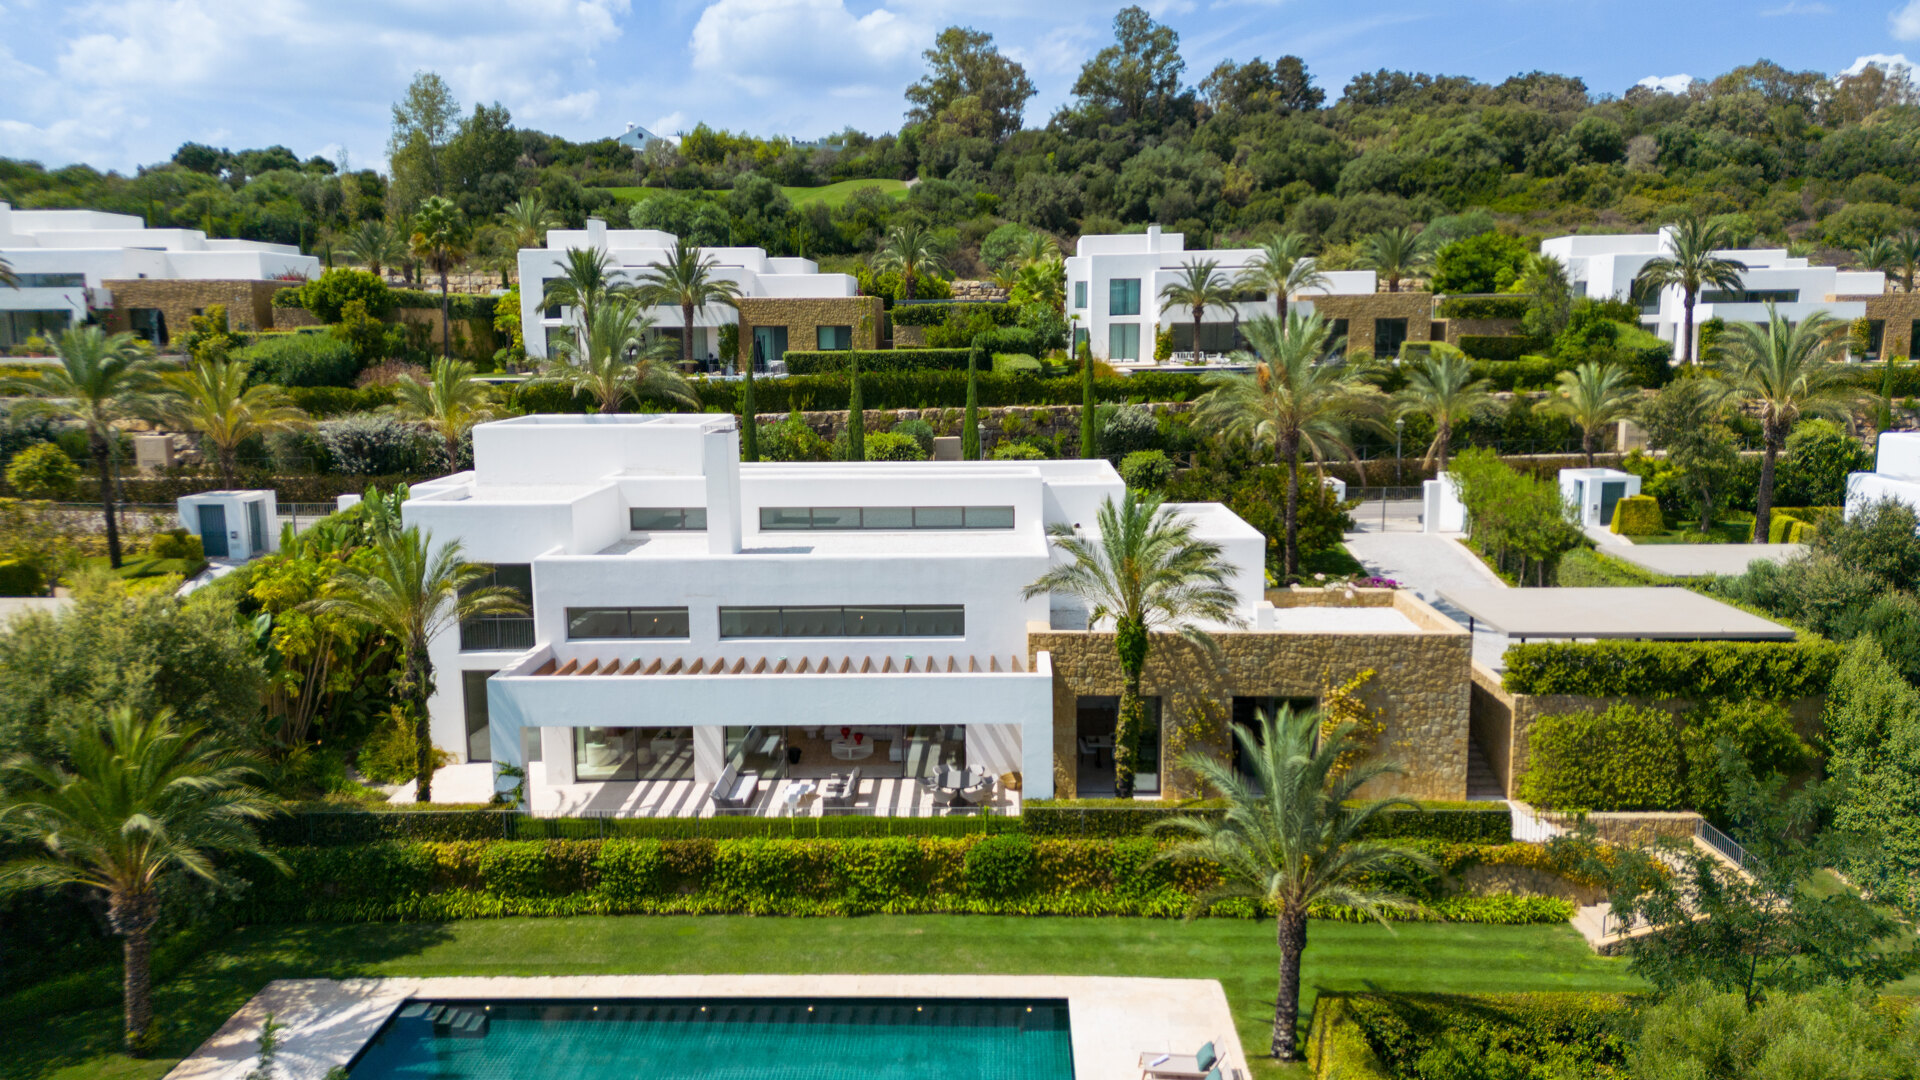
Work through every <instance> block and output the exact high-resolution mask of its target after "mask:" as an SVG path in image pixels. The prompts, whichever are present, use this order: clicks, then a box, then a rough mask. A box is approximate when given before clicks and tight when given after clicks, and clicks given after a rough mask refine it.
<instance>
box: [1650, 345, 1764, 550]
mask: <svg viewBox="0 0 1920 1080" xmlns="http://www.w3.org/2000/svg"><path fill="white" fill-rule="evenodd" d="M1635 418H1636V419H1637V420H1638V421H1639V423H1640V426H1641V427H1642V428H1644V429H1645V430H1646V433H1647V442H1648V443H1649V444H1650V445H1652V446H1653V447H1654V448H1656V449H1659V450H1664V451H1666V454H1667V462H1668V463H1669V464H1671V465H1672V466H1673V467H1674V482H1675V483H1677V484H1678V485H1680V487H1681V490H1682V492H1683V493H1684V495H1683V497H1684V499H1685V501H1686V503H1687V504H1689V505H1691V506H1692V507H1693V510H1694V513H1695V514H1696V515H1697V517H1698V525H1699V529H1700V531H1701V532H1703V533H1704V532H1706V531H1707V530H1709V529H1711V528H1712V527H1713V522H1714V519H1715V518H1716V517H1718V516H1719V514H1720V511H1721V510H1722V509H1723V508H1725V506H1726V504H1727V499H1728V494H1729V492H1728V486H1729V484H1730V482H1731V480H1732V478H1733V474H1734V472H1735V470H1737V469H1738V468H1739V466H1740V450H1739V447H1738V446H1736V445H1735V443H1734V438H1733V432H1732V431H1731V430H1730V429H1728V427H1727V424H1726V406H1725V404H1724V403H1723V401H1722V400H1721V399H1720V398H1719V397H1718V395H1716V394H1715V393H1714V392H1713V387H1712V386H1711V385H1710V384H1708V383H1707V381H1706V380H1703V379H1681V380H1679V381H1677V382H1675V383H1674V384H1672V385H1671V386H1669V387H1667V388H1666V389H1665V390H1663V391H1662V392H1660V393H1658V394H1654V395H1651V396H1649V397H1646V398H1643V399H1642V400H1641V402H1640V405H1639V408H1638V410H1637V412H1636V417H1635Z"/></svg>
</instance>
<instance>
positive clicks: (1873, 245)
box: [1853, 236, 1900, 272]
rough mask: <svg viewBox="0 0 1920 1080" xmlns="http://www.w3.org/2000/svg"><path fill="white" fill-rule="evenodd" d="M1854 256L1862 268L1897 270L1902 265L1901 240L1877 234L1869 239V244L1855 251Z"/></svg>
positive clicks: (1883, 270)
mask: <svg viewBox="0 0 1920 1080" xmlns="http://www.w3.org/2000/svg"><path fill="white" fill-rule="evenodd" d="M1853 257H1854V259H1855V260H1856V261H1857V262H1859V264H1860V269H1862V270H1879V271H1882V272H1885V271H1890V270H1897V269H1898V268H1899V266H1900V247H1899V242H1898V241H1896V240H1895V239H1894V238H1892V237H1890V236H1876V237H1874V238H1873V239H1871V240H1869V241H1867V246H1865V247H1863V248H1861V249H1860V250H1859V251H1856V252H1854V253H1853Z"/></svg>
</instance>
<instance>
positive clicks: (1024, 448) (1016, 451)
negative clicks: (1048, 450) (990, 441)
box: [987, 442, 1047, 461]
mask: <svg viewBox="0 0 1920 1080" xmlns="http://www.w3.org/2000/svg"><path fill="white" fill-rule="evenodd" d="M987 458H988V459H989V460H991V461H1045V460H1047V455H1046V454H1045V453H1044V452H1043V451H1042V450H1041V449H1040V448H1039V447H1037V446H1033V445H1031V444H1028V443H1023V442H1003V443H1001V444H1000V445H999V446H996V447H994V448H993V453H991V454H988V455H987Z"/></svg>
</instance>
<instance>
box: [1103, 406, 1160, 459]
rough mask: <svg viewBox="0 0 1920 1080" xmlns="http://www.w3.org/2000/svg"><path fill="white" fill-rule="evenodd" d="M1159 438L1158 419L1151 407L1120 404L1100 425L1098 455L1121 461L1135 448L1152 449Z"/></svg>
mask: <svg viewBox="0 0 1920 1080" xmlns="http://www.w3.org/2000/svg"><path fill="white" fill-rule="evenodd" d="M1159 441H1160V422H1159V421H1158V420H1155V419H1154V416H1153V410H1152V409H1144V408H1140V407H1138V406H1123V407H1121V408H1118V409H1115V410H1114V411H1113V415H1112V416H1109V417H1107V422H1106V423H1105V424H1103V425H1101V427H1100V454H1101V456H1102V457H1105V458H1107V459H1108V460H1109V461H1122V460H1124V459H1125V458H1126V456H1127V455H1128V454H1131V453H1133V452H1134V451H1136V450H1152V449H1154V444H1155V443H1157V442H1159Z"/></svg>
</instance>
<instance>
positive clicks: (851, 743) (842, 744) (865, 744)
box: [827, 739, 873, 761]
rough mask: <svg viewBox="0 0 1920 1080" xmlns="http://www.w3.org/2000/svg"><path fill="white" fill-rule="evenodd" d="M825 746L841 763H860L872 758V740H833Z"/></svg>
mask: <svg viewBox="0 0 1920 1080" xmlns="http://www.w3.org/2000/svg"><path fill="white" fill-rule="evenodd" d="M827 745H828V749H830V750H832V751H833V756H834V757H836V758H838V759H840V760H841V761H860V760H862V759H865V758H870V757H872V756H873V740H872V739H859V740H855V739H835V740H833V742H831V743H829V744H827Z"/></svg>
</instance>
